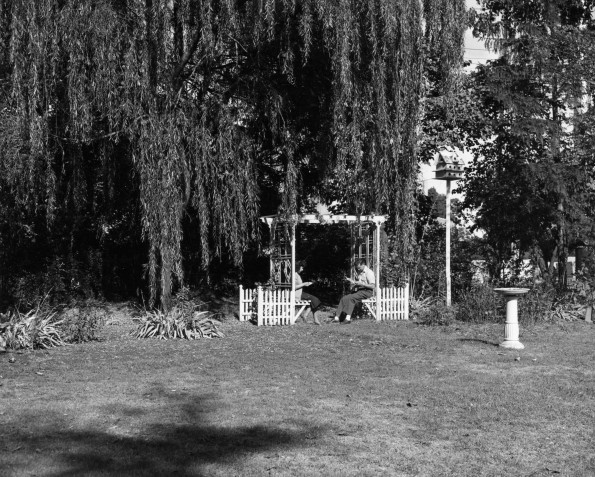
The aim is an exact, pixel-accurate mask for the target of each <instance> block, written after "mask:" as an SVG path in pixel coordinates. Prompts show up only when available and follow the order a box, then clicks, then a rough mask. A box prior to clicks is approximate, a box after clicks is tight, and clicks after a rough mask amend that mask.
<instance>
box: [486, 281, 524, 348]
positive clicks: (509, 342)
mask: <svg viewBox="0 0 595 477" xmlns="http://www.w3.org/2000/svg"><path fill="white" fill-rule="evenodd" d="M494 291H495V292H496V293H499V294H500V295H502V296H503V297H504V298H506V325H505V326H504V341H503V342H502V343H500V346H502V347H503V348H509V349H523V348H525V346H524V345H523V343H521V342H520V341H519V315H518V299H519V297H520V296H522V295H524V294H525V293H527V292H528V291H529V289H528V288H494Z"/></svg>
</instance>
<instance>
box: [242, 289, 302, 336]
mask: <svg viewBox="0 0 595 477" xmlns="http://www.w3.org/2000/svg"><path fill="white" fill-rule="evenodd" d="M294 305H295V307H294V309H295V313H292V309H291V291H290V290H287V289H277V290H266V289H264V288H262V287H257V288H244V287H242V286H241V285H240V313H239V316H240V321H249V320H255V321H256V324H257V325H258V326H275V325H291V324H292V320H293V321H294V322H295V320H296V319H297V318H298V317H299V316H300V314H301V313H302V312H303V311H304V309H305V308H306V307H307V306H309V305H310V302H309V301H307V300H295V303H294Z"/></svg>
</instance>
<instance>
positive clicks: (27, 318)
mask: <svg viewBox="0 0 595 477" xmlns="http://www.w3.org/2000/svg"><path fill="white" fill-rule="evenodd" d="M61 324H62V321H61V320H59V319H57V313H56V312H55V311H44V310H42V309H41V308H35V309H32V310H30V311H29V312H27V313H24V314H23V313H20V312H19V311H16V312H14V313H10V316H9V319H8V321H7V322H4V323H1V324H0V335H2V340H1V341H2V342H4V343H5V347H6V348H8V349H13V350H16V349H38V348H41V349H46V348H52V347H54V346H62V345H64V344H65V343H64V340H63V339H62V337H61V334H60V328H59V327H60V325H61Z"/></svg>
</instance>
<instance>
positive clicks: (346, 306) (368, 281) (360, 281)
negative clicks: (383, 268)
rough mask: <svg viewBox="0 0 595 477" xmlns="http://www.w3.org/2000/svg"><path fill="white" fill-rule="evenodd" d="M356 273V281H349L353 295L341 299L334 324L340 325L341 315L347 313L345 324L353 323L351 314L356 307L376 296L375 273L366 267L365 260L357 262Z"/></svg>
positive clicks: (349, 279)
mask: <svg viewBox="0 0 595 477" xmlns="http://www.w3.org/2000/svg"><path fill="white" fill-rule="evenodd" d="M355 272H356V276H355V280H352V279H351V278H348V279H347V281H349V283H351V286H352V290H351V293H350V294H349V295H345V296H344V297H343V298H341V301H340V302H339V306H338V307H337V311H335V319H334V320H333V323H339V317H340V316H341V313H345V321H344V323H345V324H348V323H351V314H352V313H353V309H354V308H355V305H357V304H358V303H361V302H362V300H365V299H366V298H370V297H371V296H372V295H373V294H374V288H375V286H376V285H375V282H376V277H375V276H374V272H373V271H372V270H370V269H369V268H368V267H367V266H366V262H365V260H362V259H358V260H356V261H355Z"/></svg>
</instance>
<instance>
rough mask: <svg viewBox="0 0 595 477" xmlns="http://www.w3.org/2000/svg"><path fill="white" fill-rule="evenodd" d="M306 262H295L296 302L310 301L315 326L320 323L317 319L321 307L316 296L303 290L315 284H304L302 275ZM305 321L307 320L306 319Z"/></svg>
mask: <svg viewBox="0 0 595 477" xmlns="http://www.w3.org/2000/svg"><path fill="white" fill-rule="evenodd" d="M304 266H305V262H304V261H303V260H299V261H297V262H295V269H296V272H295V299H296V300H310V309H311V310H312V318H313V320H314V324H316V325H319V324H320V321H318V318H317V317H316V310H317V309H318V307H319V306H320V300H319V299H318V298H317V297H315V296H314V295H310V294H309V293H306V292H305V291H303V290H302V288H304V287H309V286H310V285H312V283H313V282H303V281H302V277H301V276H300V273H302V272H303V271H304ZM304 320H305V318H304Z"/></svg>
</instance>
